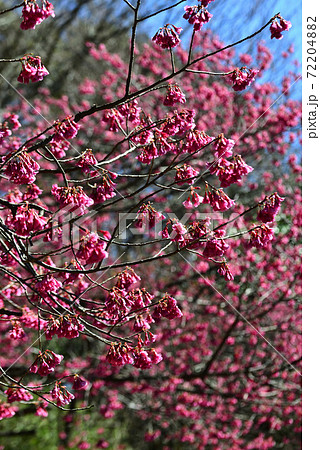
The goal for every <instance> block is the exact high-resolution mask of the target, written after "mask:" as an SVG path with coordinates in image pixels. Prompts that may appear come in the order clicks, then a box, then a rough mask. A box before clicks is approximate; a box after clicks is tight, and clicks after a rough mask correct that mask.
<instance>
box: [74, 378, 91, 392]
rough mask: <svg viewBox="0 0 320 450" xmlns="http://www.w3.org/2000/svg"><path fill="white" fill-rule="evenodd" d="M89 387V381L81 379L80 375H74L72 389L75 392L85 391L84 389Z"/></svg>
mask: <svg viewBox="0 0 320 450" xmlns="http://www.w3.org/2000/svg"><path fill="white" fill-rule="evenodd" d="M87 386H88V382H87V380H85V379H84V378H82V377H80V375H78V374H75V375H74V378H73V384H72V389H74V390H75V391H83V390H84V389H86V388H87Z"/></svg>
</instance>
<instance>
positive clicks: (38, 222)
mask: <svg viewBox="0 0 320 450" xmlns="http://www.w3.org/2000/svg"><path fill="white" fill-rule="evenodd" d="M6 225H7V226H8V227H10V228H11V229H13V230H14V231H16V233H17V234H19V235H20V236H29V234H30V233H31V232H36V231H40V230H43V229H44V228H45V226H46V225H47V220H46V219H45V218H44V217H42V216H39V214H38V213H37V211H36V210H34V209H32V208H30V207H29V206H28V205H22V206H19V207H18V209H17V212H16V214H15V215H14V216H13V215H12V214H11V213H10V214H9V215H8V216H7V218H6Z"/></svg>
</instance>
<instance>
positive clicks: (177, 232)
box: [170, 220, 188, 243]
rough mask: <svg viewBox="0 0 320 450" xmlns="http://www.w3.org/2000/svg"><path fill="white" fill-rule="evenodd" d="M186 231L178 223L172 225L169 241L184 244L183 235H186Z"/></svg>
mask: <svg viewBox="0 0 320 450" xmlns="http://www.w3.org/2000/svg"><path fill="white" fill-rule="evenodd" d="M187 232H188V231H187V229H186V228H185V227H184V225H182V223H180V222H178V221H176V220H175V221H174V222H173V223H172V233H171V234H170V239H171V240H172V241H175V242H180V243H182V242H184V240H185V234H187Z"/></svg>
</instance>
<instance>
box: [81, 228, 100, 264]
mask: <svg viewBox="0 0 320 450" xmlns="http://www.w3.org/2000/svg"><path fill="white" fill-rule="evenodd" d="M106 245H107V244H106V243H105V242H104V241H102V240H101V239H99V237H98V236H97V235H96V234H94V233H91V234H89V235H87V236H85V237H84V238H83V239H82V242H81V244H80V248H79V250H78V252H77V258H78V259H79V260H80V261H82V262H83V263H84V264H95V263H99V262H100V261H102V260H103V259H104V258H106V257H107V256H108V252H106V251H105V247H106Z"/></svg>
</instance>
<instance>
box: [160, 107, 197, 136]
mask: <svg viewBox="0 0 320 450" xmlns="http://www.w3.org/2000/svg"><path fill="white" fill-rule="evenodd" d="M195 115H196V112H195V110H194V109H182V110H181V111H179V112H178V111H174V114H173V115H172V116H169V117H168V118H167V119H166V120H165V122H164V124H163V127H162V131H163V132H164V133H166V134H167V135H169V136H173V135H175V134H178V135H181V134H183V133H185V132H187V131H188V130H193V129H194V127H195V122H194V117H195Z"/></svg>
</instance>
